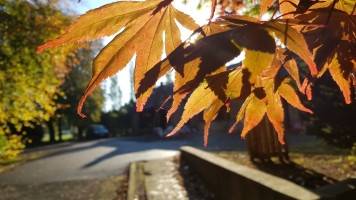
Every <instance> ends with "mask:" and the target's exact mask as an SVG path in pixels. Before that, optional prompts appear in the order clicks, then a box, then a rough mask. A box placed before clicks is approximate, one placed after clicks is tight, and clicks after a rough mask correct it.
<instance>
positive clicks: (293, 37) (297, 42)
mask: <svg viewBox="0 0 356 200" xmlns="http://www.w3.org/2000/svg"><path fill="white" fill-rule="evenodd" d="M266 29H267V30H269V31H272V32H273V33H274V34H275V35H276V37H277V38H278V39H279V40H280V41H281V42H282V43H283V44H284V45H285V46H287V48H288V49H289V50H291V51H293V52H294V53H295V54H297V55H298V56H300V58H302V59H303V60H304V61H305V63H306V64H307V65H308V66H309V69H310V71H311V73H312V75H314V76H315V75H316V74H317V69H316V65H315V63H314V61H313V59H312V58H313V56H312V54H311V53H310V51H309V49H308V45H307V43H306V42H305V40H304V37H303V35H302V34H300V33H299V32H298V31H297V30H295V29H294V28H292V27H290V26H288V25H287V24H281V23H278V22H274V21H271V22H268V23H267V24H266Z"/></svg>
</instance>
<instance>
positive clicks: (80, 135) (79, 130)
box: [78, 126, 84, 140]
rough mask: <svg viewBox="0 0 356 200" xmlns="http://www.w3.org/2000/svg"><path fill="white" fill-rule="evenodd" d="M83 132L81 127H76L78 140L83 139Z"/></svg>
mask: <svg viewBox="0 0 356 200" xmlns="http://www.w3.org/2000/svg"><path fill="white" fill-rule="evenodd" d="M83 132H84V128H83V127H82V126H78V140H82V139H83Z"/></svg>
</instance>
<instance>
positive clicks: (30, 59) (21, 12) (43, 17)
mask: <svg viewBox="0 0 356 200" xmlns="http://www.w3.org/2000/svg"><path fill="white" fill-rule="evenodd" d="M56 5H57V1H48V2H47V1H24V0H0V134H2V135H4V134H5V133H6V134H11V127H13V128H15V130H16V131H21V130H22V126H23V125H25V126H29V127H34V126H35V124H34V123H38V122H41V121H44V120H48V119H49V118H50V117H51V116H52V115H53V114H54V112H55V110H56V108H57V105H56V102H55V99H56V98H57V97H58V96H59V90H58V89H59V86H60V84H61V82H62V80H63V78H64V75H65V74H66V72H67V67H66V65H65V60H66V57H67V55H68V54H70V53H71V52H72V50H71V49H70V48H62V49H53V50H50V51H48V52H45V53H44V54H41V55H36V53H35V51H34V49H35V48H36V46H38V45H39V44H41V43H43V42H44V41H46V40H48V39H49V38H53V37H54V36H55V34H57V33H61V32H62V33H63V32H64V29H65V27H66V26H68V24H70V22H71V18H70V17H68V16H67V15H65V14H64V13H63V12H61V11H59V10H58V9H57V8H56ZM12 137H14V136H12ZM18 137H20V136H18ZM4 138H5V139H6V138H8V142H11V141H15V140H16V142H18V141H21V139H19V138H16V139H11V138H10V137H7V136H6V137H5V136H4ZM9 145H10V144H9ZM21 147H22V146H21ZM4 148H7V147H4ZM8 149H11V148H8Z"/></svg>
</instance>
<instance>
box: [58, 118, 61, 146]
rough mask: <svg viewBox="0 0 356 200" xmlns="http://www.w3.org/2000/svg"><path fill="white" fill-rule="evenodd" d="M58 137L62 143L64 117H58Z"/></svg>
mask: <svg viewBox="0 0 356 200" xmlns="http://www.w3.org/2000/svg"><path fill="white" fill-rule="evenodd" d="M57 122H58V137H59V141H60V142H62V117H58V121H57Z"/></svg>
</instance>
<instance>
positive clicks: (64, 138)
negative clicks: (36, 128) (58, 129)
mask: <svg viewBox="0 0 356 200" xmlns="http://www.w3.org/2000/svg"><path fill="white" fill-rule="evenodd" d="M73 139H74V135H73V134H64V135H62V141H68V140H73ZM58 140H59V137H58V135H57V134H56V141H58ZM42 142H49V134H48V133H46V134H45V135H44V136H43V138H42Z"/></svg>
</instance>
